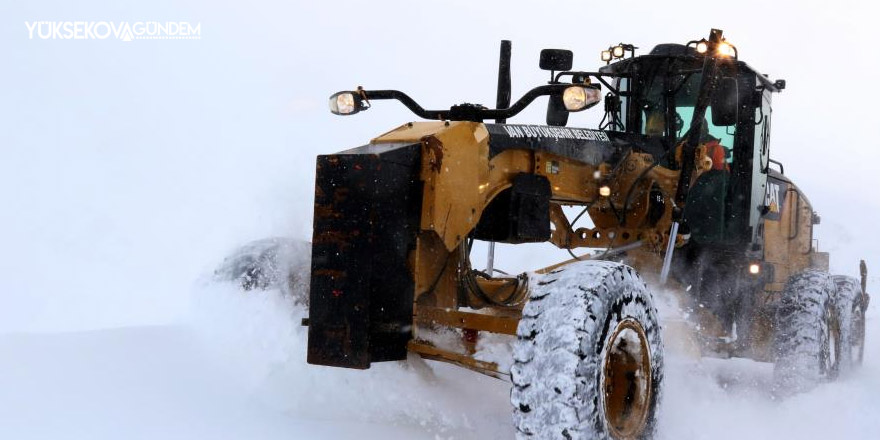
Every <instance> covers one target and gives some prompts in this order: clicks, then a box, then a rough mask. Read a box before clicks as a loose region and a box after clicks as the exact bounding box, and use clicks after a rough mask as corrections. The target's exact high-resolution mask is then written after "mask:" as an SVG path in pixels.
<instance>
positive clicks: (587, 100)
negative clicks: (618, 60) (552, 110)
mask: <svg viewBox="0 0 880 440" xmlns="http://www.w3.org/2000/svg"><path fill="white" fill-rule="evenodd" d="M600 100H602V95H601V94H600V92H599V89H594V88H591V87H581V86H571V87H569V88H567V89H565V91H564V92H563V93H562V103H563V104H565V109H566V110H568V111H570V112H578V111H581V110H584V109H586V108H587V107H589V106H591V105H593V104H595V103H597V102H599V101H600Z"/></svg>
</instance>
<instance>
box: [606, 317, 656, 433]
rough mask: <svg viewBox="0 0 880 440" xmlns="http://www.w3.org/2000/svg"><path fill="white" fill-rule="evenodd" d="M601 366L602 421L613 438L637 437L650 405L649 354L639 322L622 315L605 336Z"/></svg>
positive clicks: (641, 429)
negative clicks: (608, 334)
mask: <svg viewBox="0 0 880 440" xmlns="http://www.w3.org/2000/svg"><path fill="white" fill-rule="evenodd" d="M608 341H609V342H608V350H607V355H606V357H605V365H604V368H603V369H602V372H603V375H602V384H603V387H602V388H603V390H604V413H605V422H606V423H605V424H606V426H608V428H609V431H610V433H611V434H612V436H613V437H614V438H615V439H632V438H636V437H638V436H639V435H640V434H641V433H642V432H643V431H644V429H645V425H646V422H647V420H648V410H649V407H650V405H651V397H652V396H651V394H652V392H653V391H652V388H651V356H650V351H649V348H648V338H647V337H646V336H645V330H644V329H643V328H642V325H641V324H639V323H638V322H637V321H635V320H633V319H629V318H627V319H625V320H623V321H622V322H620V324H618V325H617V328H615V329H614V332H613V333H612V334H611V338H610V339H609V340H608Z"/></svg>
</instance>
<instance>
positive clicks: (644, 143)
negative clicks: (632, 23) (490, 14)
mask: <svg viewBox="0 0 880 440" xmlns="http://www.w3.org/2000/svg"><path fill="white" fill-rule="evenodd" d="M636 49H637V48H635V47H634V46H632V45H629V44H620V45H615V46H613V47H611V48H609V49H608V50H606V51H602V54H601V58H602V60H603V61H604V62H605V63H606V64H605V65H604V66H603V67H601V68H600V69H598V71H577V70H572V59H573V55H572V52H570V51H567V50H558V49H545V50H543V51H542V52H541V57H540V67H541V68H542V69H544V70H549V71H550V81H549V83H548V84H543V85H539V86H537V87H534V88H532V89H531V90H529V91H528V92H527V93H525V95H523V96H522V97H521V98H520V99H519V100H517V101H516V102H514V103H512V104H511V102H510V101H511V96H510V95H511V85H510V84H511V81H510V67H509V66H510V43H509V42H502V48H501V57H500V68H499V82H498V99H497V102H496V108H486V107H484V106H482V105H477V104H460V105H454V106H452V107H451V108H449V109H447V110H426V109H424V108H423V107H422V106H421V105H419V104H418V103H417V102H416V101H415V100H413V99H412V98H411V97H409V95H407V94H405V93H403V92H401V91H397V90H369V89H364V88H361V87H358V88H357V89H356V90H351V91H343V92H339V93H336V94H334V95H332V96H331V98H330V107H331V111H332V112H333V113H335V114H339V115H352V114H355V113H359V112H362V111H364V110H367V109H369V108H370V106H371V105H374V104H375V103H376V102H377V101H380V100H389V99H390V100H397V101H399V102H400V103H402V104H403V105H405V106H406V107H407V108H409V109H410V110H411V111H412V112H413V113H414V114H415V115H416V116H418V117H420V118H421V119H423V121H418V122H409V123H406V124H404V125H401V126H399V127H397V128H394V129H392V130H391V131H388V132H386V133H384V134H382V135H380V136H378V137H376V138H375V139H373V140H371V141H370V142H369V143H368V144H366V145H364V146H360V147H357V148H353V149H349V150H345V151H341V152H338V153H335V154H328V155H321V156H319V157H318V158H317V172H316V184H315V205H314V206H315V207H314V235H313V241H312V259H311V281H310V289H309V298H308V300H309V301H308V302H309V315H308V318H307V320H305V324H307V325H308V362H309V363H310V364H315V365H325V366H332V367H346V368H357V369H366V368H369V367H370V365H371V364H372V363H374V362H383V361H396V360H403V359H406V358H407V354H408V353H415V354H418V355H419V356H421V357H422V358H426V359H432V360H436V361H442V362H448V363H452V364H456V365H459V366H462V367H465V368H468V369H471V370H475V371H477V372H480V373H484V374H487V375H491V376H494V377H498V378H502V379H507V380H509V381H511V382H512V391H511V402H512V404H513V413H514V422H515V425H516V431H517V435H518V436H519V437H522V438H614V439H630V438H646V437H650V436H651V435H652V433H653V432H654V429H655V425H656V418H657V414H658V412H657V409H658V403H659V401H660V394H661V390H662V386H661V384H662V381H663V352H664V346H663V344H664V342H666V343H667V345H670V344H675V343H680V342H681V341H679V340H678V339H684V340H687V341H689V343H690V344H692V345H693V346H695V347H696V349H697V350H699V352H700V353H701V354H702V355H704V356H721V357H729V356H736V357H747V358H752V359H756V360H759V361H765V362H774V363H775V365H776V366H775V376H776V383H777V386H778V387H779V389H788V390H792V389H794V390H798V389H803V388H805V387H808V386H809V385H810V384H813V383H816V382H818V381H820V380H827V379H833V378H834V377H835V376H836V375H838V374H839V373H841V372H844V371H847V370H848V369H850V368H853V367H854V366H856V365H857V364H858V363H859V362H860V361H861V356H862V347H863V342H864V313H865V308H866V306H867V303H868V295H867V293H866V292H865V277H866V270H865V268H864V263H863V266H862V279H861V282H859V280H856V279H854V278H852V277H844V276H832V275H829V274H828V264H829V256H828V254H827V253H822V252H819V251H818V250H817V249H816V247H815V246H814V239H813V236H814V231H813V228H814V225H817V224H818V223H819V216H818V215H817V214H816V213H815V212H814V211H813V207H812V205H811V204H810V202H809V201H808V199H807V198H806V196H805V195H804V194H803V192H802V191H801V190H800V189H799V188H798V187H797V186H796V185H795V184H794V183H793V182H792V181H791V180H790V179H789V178H788V177H787V176H786V175H785V174H784V172H783V168H782V164H780V163H778V162H776V161H774V160H772V159H771V158H770V143H769V140H770V126H771V120H772V107H771V100H772V96H773V94H774V93H778V92H780V91H781V90H783V89H784V88H785V81H783V80H776V81H773V80H770V79H769V78H768V77H767V76H766V75H763V74H761V73H760V72H759V71H758V70H756V69H754V68H752V67H751V66H749V65H748V64H746V63H745V62H743V61H741V60H740V59H739V54H738V51H737V49H736V47H735V46H734V45H732V44H731V43H730V42H728V41H727V40H726V39H725V38H724V37H723V34H722V31H720V30H714V29H713V30H712V31H711V33H710V35H709V37H708V38H705V39H700V40H693V41H690V42H688V43H686V44H661V45H658V46H656V47H655V48H653V50H651V51H650V52H649V53H648V54H647V55H641V56H635V50H636ZM541 97H546V98H547V113H546V121H545V122H546V123H545V124H542V125H527V124H512V123H507V120H508V119H509V118H513V117H514V116H516V115H517V114H519V113H520V112H521V111H522V110H523V109H525V108H526V107H527V106H529V105H530V104H532V103H533V102H535V101H536V99H538V98H541ZM600 103H601V104H602V105H601V106H600V108H599V109H596V110H594V111H597V112H599V111H604V117H603V119H602V122H601V123H600V124H599V126H598V127H596V128H575V127H569V126H567V125H568V119H569V114H570V113H573V112H579V111H584V110H587V109H590V108H593V107H596V106H598V105H599V104H600ZM579 222H580V224H579ZM475 241H483V242H489V243H508V244H521V243H536V242H550V243H552V244H553V245H555V246H556V247H558V248H560V249H562V250H564V251H567V252H568V254H570V255H568V254H566V255H568V256H567V257H566V259H565V261H562V262H561V263H559V264H556V265H553V266H550V267H546V268H541V269H538V270H536V271H534V272H530V273H524V274H520V275H508V274H506V273H503V272H501V271H498V270H495V269H494V268H493V267H489V268H487V269H486V270H479V269H477V268H474V267H473V265H472V264H471V250H472V249H473V244H474V242H475ZM586 250H592V251H593V252H592V253H586V252H585V251H586ZM646 281H648V282H649V283H650V287H649V284H648V283H646ZM652 292H653V293H652ZM657 295H669V296H672V297H674V299H675V301H676V302H677V304H678V306H679V307H680V308H681V309H682V310H685V311H686V312H687V314H688V315H689V316H690V321H688V322H686V323H681V322H673V323H661V322H659V318H658V312H657V305H656V304H657V300H656V299H655V296H657ZM661 330H662V331H661ZM439 332H446V333H445V334H446V335H450V334H451V335H453V338H452V339H453V340H454V341H453V342H455V343H444V342H443V341H442V340H441V339H442V338H437V337H435V336H436V335H437V334H438V333H439ZM661 333H662V334H661ZM493 335H508V337H510V338H511V339H512V340H513V342H512V345H513V349H512V354H511V356H512V359H511V360H510V361H509V362H507V363H505V362H501V361H498V360H497V359H496V360H487V359H486V358H485V357H484V356H479V355H478V348H479V347H480V346H481V341H483V340H484V339H485V338H488V337H491V336H493ZM446 339H447V342H448V339H449V338H446ZM664 339H665V341H664Z"/></svg>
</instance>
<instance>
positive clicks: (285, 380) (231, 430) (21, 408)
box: [0, 284, 880, 440]
mask: <svg viewBox="0 0 880 440" xmlns="http://www.w3.org/2000/svg"><path fill="white" fill-rule="evenodd" d="M194 303H195V304H197V305H198V308H197V310H198V313H195V314H194V315H193V316H191V317H190V318H189V319H188V320H187V322H185V323H181V324H180V325H175V326H142V327H129V328H116V329H107V330H99V331H89V332H68V333H47V334H21V333H18V334H16V333H10V334H4V335H0V359H2V362H0V389H2V390H3V392H2V393H0V438H15V439H21V440H29V439H55V438H68V439H118V438H132V439H158V438H162V439H197V438H215V439H244V438H263V439H274V438H278V439H282V438H284V439H290V438H297V439H298V438H334V439H358V440H360V439H453V438H454V439H506V438H512V435H513V428H512V422H511V416H510V406H509V405H510V404H509V385H508V384H507V383H506V382H503V381H500V380H497V379H492V378H488V377H485V376H481V375H479V374H476V373H472V372H470V371H466V370H463V369H459V368H456V367H453V366H449V365H445V364H440V363H435V362H431V361H429V362H428V363H427V367H425V366H424V365H422V364H421V363H420V362H416V361H410V362H392V363H383V364H376V365H374V366H373V368H371V369H369V370H366V371H358V370H344V369H333V368H326V367H315V366H310V365H308V364H306V363H305V337H306V333H305V329H304V328H303V327H301V326H300V325H299V323H300V320H301V318H302V317H303V316H304V315H305V310H303V309H302V308H300V307H299V306H297V305H294V304H293V302H292V300H291V299H290V297H289V296H283V295H282V294H281V293H280V292H277V291H269V292H259V293H254V292H250V293H247V294H243V293H241V292H240V291H239V290H238V289H236V288H235V287H234V286H231V285H225V284H200V285H199V286H197V287H196V288H195V289H194ZM876 313H877V308H876V307H874V306H872V310H870V311H869V314H868V327H869V328H868V335H869V336H870V338H869V339H868V341H867V347H866V358H865V365H864V366H863V368H862V369H860V370H858V371H857V372H856V373H855V374H854V375H852V376H850V377H845V378H842V379H840V380H839V381H838V382H835V383H830V384H824V385H821V386H819V387H818V388H816V389H815V390H813V391H811V392H810V393H807V394H802V395H796V396H794V397H791V398H788V399H785V400H782V401H779V400H775V399H774V397H773V396H772V395H771V394H770V393H769V384H770V380H771V377H772V366H771V365H769V364H762V363H757V362H752V361H748V360H743V359H729V360H718V359H703V360H701V361H694V360H693V359H691V358H688V357H684V356H676V355H667V356H666V366H667V370H666V374H665V379H664V381H665V384H666V386H665V390H664V405H663V410H662V414H661V417H660V427H659V433H658V434H659V438H661V439H670V440H671V439H722V440H724V439H730V440H737V439H759V440H760V439H781V438H792V439H806V440H809V439H816V440H826V439H829V438H876V435H877V433H880V418H878V417H876V415H877V414H878V413H880V397H878V396H880V356H878V353H880V343H878V341H880V339H878V336H877V335H880V325H878V320H876V319H874V317H875V316H877V315H876Z"/></svg>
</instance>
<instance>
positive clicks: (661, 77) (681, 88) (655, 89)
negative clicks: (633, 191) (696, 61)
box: [638, 60, 736, 163]
mask: <svg viewBox="0 0 880 440" xmlns="http://www.w3.org/2000/svg"><path fill="white" fill-rule="evenodd" d="M677 64H678V62H677V61H676V60H666V61H663V62H659V63H653V65H647V66H645V67H646V68H645V70H644V71H643V72H642V73H641V74H642V80H641V81H640V83H641V85H642V87H641V88H640V92H641V93H639V95H640V96H639V97H638V98H639V99H638V104H639V108H640V115H639V116H640V119H641V126H640V133H641V134H645V135H648V136H655V137H662V138H665V139H666V140H668V141H669V144H670V145H675V144H677V143H679V142H681V140H682V139H683V138H684V136H685V135H686V134H687V133H688V130H690V128H691V123H692V119H693V115H694V107H695V106H696V101H697V94H698V92H699V88H700V80H701V77H702V75H701V73H700V71H699V70H698V69H696V68H695V67H696V66H687V67H689V68H688V69H687V70H685V69H682V68H681V66H677ZM691 67H694V68H691ZM704 122H705V123H704V127H703V128H702V131H701V135H700V143H701V144H704V143H707V142H713V141H717V142H718V143H720V144H721V145H722V146H723V147H725V148H726V149H727V150H728V151H729V150H730V149H731V148H733V145H734V137H735V135H736V127H735V126H727V127H725V126H716V125H714V124H712V107H711V105H710V106H709V107H707V109H706V116H705V118H704ZM726 156H727V157H726V161H727V162H728V163H731V161H732V160H733V156H732V155H730V154H727V155H726Z"/></svg>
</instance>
